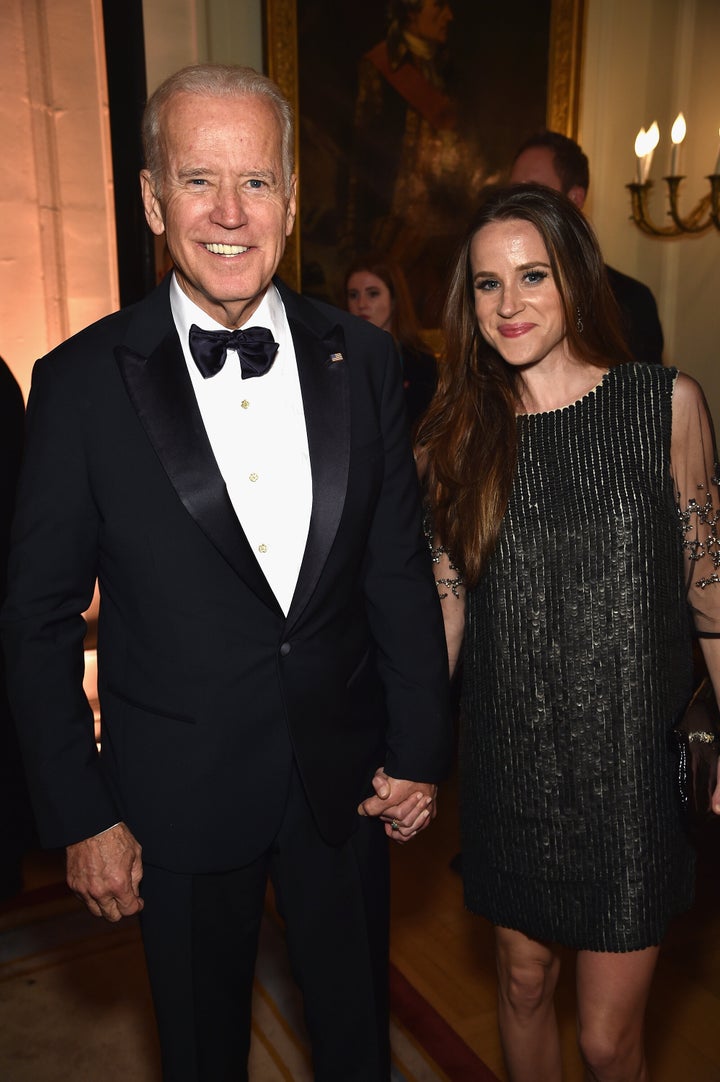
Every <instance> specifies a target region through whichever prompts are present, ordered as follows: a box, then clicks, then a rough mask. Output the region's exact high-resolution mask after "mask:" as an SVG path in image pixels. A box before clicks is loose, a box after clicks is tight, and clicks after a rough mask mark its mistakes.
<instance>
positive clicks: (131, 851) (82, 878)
mask: <svg viewBox="0 0 720 1082" xmlns="http://www.w3.org/2000/svg"><path fill="white" fill-rule="evenodd" d="M141 853H142V850H141V848H140V846H139V845H138V843H137V842H136V840H135V838H134V837H133V835H132V834H131V833H130V831H129V830H128V828H127V827H126V826H125V824H124V823H117V824H116V826H114V827H110V829H109V830H106V831H104V832H103V833H102V834H96V835H95V836H94V837H92V838H86V839H85V840H84V841H82V842H76V843H75V845H69V846H68V847H67V884H68V886H69V887H70V890H71V891H72V892H73V894H74V895H75V896H76V897H77V898H80V900H81V901H83V902H84V903H85V905H86V906H87V907H88V909H89V910H90V912H91V913H92V915H93V916H94V917H104V918H105V920H109V921H111V922H113V923H115V922H116V921H119V920H120V919H121V918H122V917H129V916H132V914H133V913H139V912H140V910H141V909H142V907H143V905H144V902H143V900H142V898H141V897H140V880H141V879H142V874H143V870H142V860H141V859H140V857H141Z"/></svg>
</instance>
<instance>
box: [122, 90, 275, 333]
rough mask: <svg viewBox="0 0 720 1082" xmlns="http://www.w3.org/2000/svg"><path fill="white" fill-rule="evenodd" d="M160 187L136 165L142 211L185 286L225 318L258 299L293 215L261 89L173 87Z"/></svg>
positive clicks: (235, 318) (248, 310) (248, 311)
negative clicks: (231, 92) (233, 93)
mask: <svg viewBox="0 0 720 1082" xmlns="http://www.w3.org/2000/svg"><path fill="white" fill-rule="evenodd" d="M161 135H162V149H163V157H164V166H165V168H164V176H163V178H162V181H161V186H160V189H159V190H157V191H156V190H154V188H153V184H152V179H151V177H150V176H149V174H148V173H147V171H143V173H142V174H141V183H142V191H143V202H144V205H145V216H146V218H147V221H148V224H149V226H150V228H151V229H152V231H153V233H155V234H156V235H157V236H160V235H161V234H162V233H165V235H166V241H167V246H168V250H169V252H170V255H171V256H172V259H173V262H174V263H175V273H176V276H177V280H178V283H179V285H180V287H181V288H182V289H183V291H184V292H185V293H186V294H187V295H188V297H190V299H191V300H193V301H194V302H195V303H196V304H197V305H199V307H200V308H202V309H203V311H205V312H207V314H208V315H210V316H212V318H213V319H216V320H217V321H218V322H219V323H222V324H223V325H224V326H226V327H237V326H240V325H242V324H243V323H244V322H245V321H246V320H247V319H248V318H249V317H250V316H251V315H252V313H253V312H254V311H255V309H256V308H257V306H258V304H259V303H260V301H261V299H262V297H263V295H264V293H265V290H266V289H267V286H268V284H269V283H270V280H271V278H272V276H273V274H274V273H275V271H276V269H277V266H278V264H279V262H280V259H281V257H282V254H283V251H284V249H285V240H286V238H287V237H288V236H289V235H290V233H291V232H292V228H293V223H294V221H295V178H294V177H292V178H291V183H290V185H289V189H288V187H286V183H285V177H284V174H283V163H282V152H281V134H280V124H279V121H278V119H277V117H276V115H275V112H274V110H273V108H272V106H271V105H270V103H269V102H267V101H266V100H265V99H264V98H260V97H253V96H250V95H246V96H243V97H239V98H221V97H200V96H198V95H195V94H186V93H182V94H178V95H176V96H175V97H174V98H172V99H171V100H170V102H169V103H168V105H167V106H166V108H165V112H164V114H163V118H162V132H161Z"/></svg>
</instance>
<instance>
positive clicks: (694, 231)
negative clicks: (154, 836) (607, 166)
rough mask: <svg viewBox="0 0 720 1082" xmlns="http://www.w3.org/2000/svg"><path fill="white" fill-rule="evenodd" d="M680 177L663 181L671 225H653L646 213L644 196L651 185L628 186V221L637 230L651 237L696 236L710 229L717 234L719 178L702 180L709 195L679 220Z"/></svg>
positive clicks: (713, 175) (718, 221)
mask: <svg viewBox="0 0 720 1082" xmlns="http://www.w3.org/2000/svg"><path fill="white" fill-rule="evenodd" d="M684 179H685V178H684V177H682V176H670V177H663V180H664V181H665V183H666V184H667V186H668V202H669V207H670V209H669V210H668V211H667V214H668V216H669V217H670V218H671V219H672V222H673V224H672V225H665V226H659V225H655V223H654V222H653V221H652V219H651V217H650V213H649V210H648V196H649V193H650V189H651V188H652V181H650V180H646V181H645V182H644V183H643V184H639V183H638V182H637V181H635V182H633V183H632V184H628V185H627V187H628V188H629V189H630V199H631V207H632V220H633V221H634V222H635V225H636V226H637V227H638V229H640V230H642V232H643V233H647V234H648V235H649V236H652V237H680V236H699V235H700V234H702V233H706V232H707V231H708V230H709V229H711V228H712V226H715V228H716V229H718V230H720V174H716V173H713V174H711V175H710V176H709V177H707V178H706V179H707V180H709V181H710V191H709V192H708V193H707V194H706V195H704V196H703V197H702V199H700V200H699V201H698V203H697V205H696V206H695V207H693V209H692V210H691V211H690V213H689V214H688V215H687V217H686V218H682V217H681V215H680V211H679V209H678V192H679V188H680V182H681V181H683V180H684Z"/></svg>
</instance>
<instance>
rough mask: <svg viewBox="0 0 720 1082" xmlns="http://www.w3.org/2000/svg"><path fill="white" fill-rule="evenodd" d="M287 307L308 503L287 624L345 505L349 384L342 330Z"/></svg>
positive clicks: (304, 597) (312, 581) (303, 599)
mask: <svg viewBox="0 0 720 1082" xmlns="http://www.w3.org/2000/svg"><path fill="white" fill-rule="evenodd" d="M283 299H284V300H285V302H286V310H287V312H288V318H289V322H290V330H291V331H292V336H293V342H294V345H295V355H296V357H297V364H298V372H299V374H300V387H301V390H302V397H303V407H304V410H305V424H306V428H307V438H308V450H309V452H310V468H311V471H312V493H313V506H312V514H311V516H310V529H309V531H308V539H307V544H306V546H305V554H304V556H303V561H302V565H301V567H300V574H299V576H298V581H297V586H296V588H295V593H294V595H293V599H292V604H291V606H290V611H289V613H288V628H290V627H291V625H292V624H294V623H295V622H296V621H297V619H298V617H299V616H300V614H301V612H302V611H303V609H304V608H305V606H306V605H307V603H308V601H309V600H310V598H311V596H312V593H313V591H314V589H315V587H316V586H317V583H318V579H319V578H320V575H321V574H322V570H323V568H324V566H325V563H326V561H327V558H328V554H329V552H330V549H331V547H332V544H333V541H334V540H335V535H336V533H337V530H338V526H339V524H340V518H341V515H342V512H343V507H344V505H345V495H346V492H347V483H348V468H349V463H350V387H349V376H348V371H347V362H346V360H345V336H344V334H343V331H342V328H340V327H338V326H332V325H328V324H327V322H326V323H325V333H324V334H323V335H322V336H321V337H319V336H318V334H317V333H315V332H314V331H313V330H311V329H310V328H309V327H308V326H307V325H306V323H304V322H302V321H299V320H297V319H295V318H293V316H292V314H291V306H290V305H288V302H287V299H286V298H285V297H283Z"/></svg>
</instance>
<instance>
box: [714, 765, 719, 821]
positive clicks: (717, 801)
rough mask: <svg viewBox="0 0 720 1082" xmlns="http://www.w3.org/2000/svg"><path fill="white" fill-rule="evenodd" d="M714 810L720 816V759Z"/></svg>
mask: <svg viewBox="0 0 720 1082" xmlns="http://www.w3.org/2000/svg"><path fill="white" fill-rule="evenodd" d="M712 810H713V811H714V812H715V814H716V815H720V759H718V765H717V785H716V786H715V792H714V793H713V795H712Z"/></svg>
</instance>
